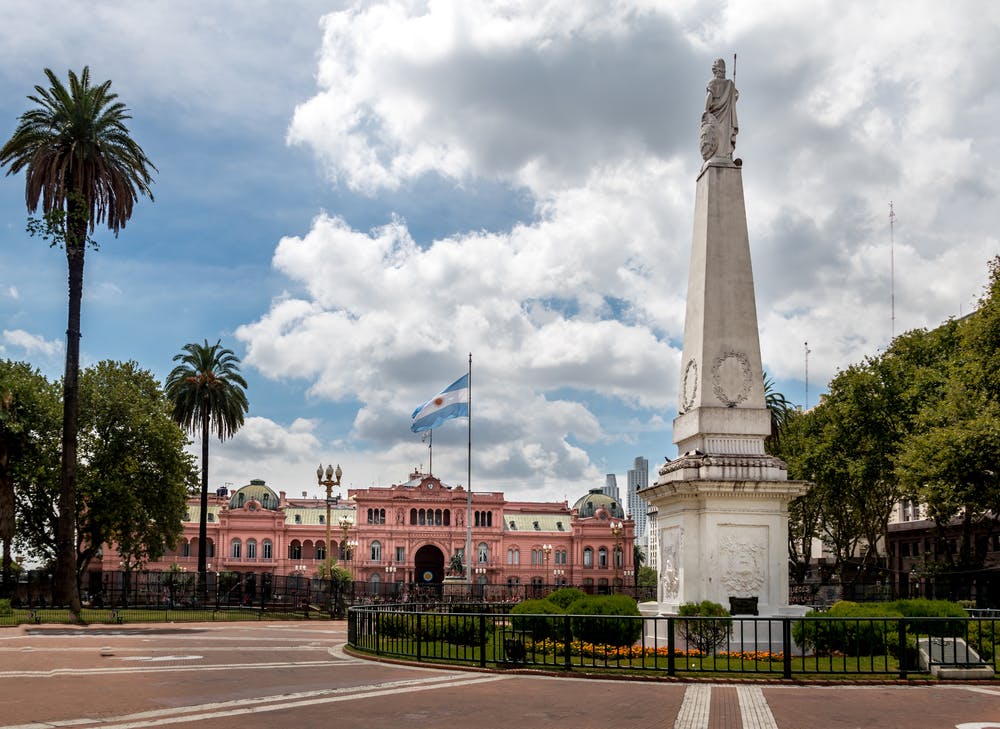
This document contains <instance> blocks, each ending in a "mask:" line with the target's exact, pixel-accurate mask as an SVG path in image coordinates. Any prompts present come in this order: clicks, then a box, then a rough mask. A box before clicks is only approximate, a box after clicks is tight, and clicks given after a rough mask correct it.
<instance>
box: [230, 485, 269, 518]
mask: <svg viewBox="0 0 1000 729" xmlns="http://www.w3.org/2000/svg"><path fill="white" fill-rule="evenodd" d="M251 501H256V502H257V503H258V504H260V507H261V508H262V509H270V510H272V511H276V510H277V509H278V496H277V494H275V493H274V492H273V491H272V490H271V489H270V488H268V487H267V486H266V485H265V483H264V480H263V479H259V478H255V479H252V480H251V481H250V484H249V485H248V486H244V487H243V488H240V489H237V490H236V491H233V495H232V496H231V497H230V498H229V508H230V509H242V508H243V507H244V506H246V505H247V504H249V503H250V502H251Z"/></svg>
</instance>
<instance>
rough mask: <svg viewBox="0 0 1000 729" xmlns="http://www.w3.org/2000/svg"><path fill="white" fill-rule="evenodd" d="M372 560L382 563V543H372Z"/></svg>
mask: <svg viewBox="0 0 1000 729" xmlns="http://www.w3.org/2000/svg"><path fill="white" fill-rule="evenodd" d="M371 559H372V561H373V562H381V561H382V543H381V542H372V544H371Z"/></svg>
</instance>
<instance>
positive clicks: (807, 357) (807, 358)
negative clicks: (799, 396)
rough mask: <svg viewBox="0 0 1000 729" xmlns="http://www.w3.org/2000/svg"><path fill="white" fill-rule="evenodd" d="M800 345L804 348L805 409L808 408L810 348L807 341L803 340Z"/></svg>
mask: <svg viewBox="0 0 1000 729" xmlns="http://www.w3.org/2000/svg"><path fill="white" fill-rule="evenodd" d="M802 345H803V346H804V347H805V350H806V407H805V409H806V410H808V409H809V352H811V351H812V350H810V349H809V342H803V343H802Z"/></svg>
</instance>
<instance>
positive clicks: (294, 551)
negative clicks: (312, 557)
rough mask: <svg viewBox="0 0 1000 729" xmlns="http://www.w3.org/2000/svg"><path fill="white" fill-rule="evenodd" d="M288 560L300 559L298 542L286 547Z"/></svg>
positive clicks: (300, 546) (300, 549)
mask: <svg viewBox="0 0 1000 729" xmlns="http://www.w3.org/2000/svg"><path fill="white" fill-rule="evenodd" d="M288 559H302V544H300V543H299V541H298V540H295V541H294V542H292V543H291V544H289V545H288Z"/></svg>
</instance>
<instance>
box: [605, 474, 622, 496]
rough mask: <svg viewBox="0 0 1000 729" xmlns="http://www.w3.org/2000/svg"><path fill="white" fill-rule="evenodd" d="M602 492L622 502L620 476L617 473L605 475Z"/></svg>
mask: <svg viewBox="0 0 1000 729" xmlns="http://www.w3.org/2000/svg"><path fill="white" fill-rule="evenodd" d="M601 493H602V494H604V495H605V496H610V497H611V498H612V499H614V500H615V501H617V502H618V503H621V500H622V498H621V496H619V495H618V477H617V476H615V474H613V473H609V474H607V475H606V476H605V477H604V488H603V489H601Z"/></svg>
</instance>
